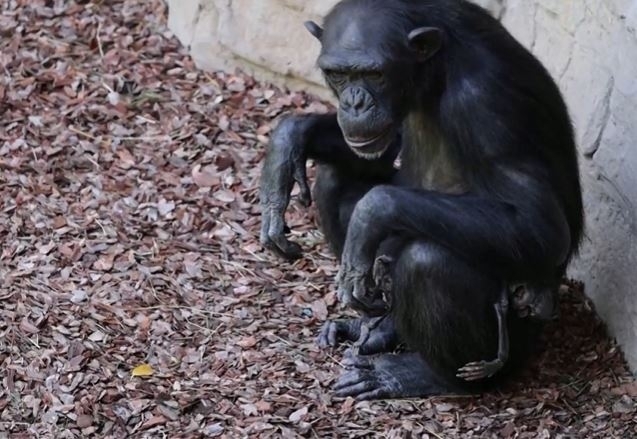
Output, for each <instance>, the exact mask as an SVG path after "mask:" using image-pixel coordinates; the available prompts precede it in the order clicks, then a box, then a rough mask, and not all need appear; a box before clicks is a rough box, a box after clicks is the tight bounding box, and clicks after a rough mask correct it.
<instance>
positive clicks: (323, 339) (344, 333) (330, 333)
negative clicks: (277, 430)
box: [316, 319, 363, 348]
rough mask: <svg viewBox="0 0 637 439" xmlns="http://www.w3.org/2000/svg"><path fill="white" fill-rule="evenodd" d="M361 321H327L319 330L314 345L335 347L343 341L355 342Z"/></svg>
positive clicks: (358, 335) (358, 334)
mask: <svg viewBox="0 0 637 439" xmlns="http://www.w3.org/2000/svg"><path fill="white" fill-rule="evenodd" d="M362 324H363V319H347V320H329V321H327V322H325V324H324V325H323V327H322V328H321V332H320V334H319V336H318V337H317V338H316V344H317V345H319V347H322V348H327V347H336V346H338V344H339V343H340V342H343V341H356V340H358V338H359V337H360V335H361V325H362Z"/></svg>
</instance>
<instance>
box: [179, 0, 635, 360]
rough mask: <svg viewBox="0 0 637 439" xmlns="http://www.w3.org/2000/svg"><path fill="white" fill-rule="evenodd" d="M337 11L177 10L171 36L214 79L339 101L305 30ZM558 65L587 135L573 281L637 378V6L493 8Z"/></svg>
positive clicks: (269, 6)
mask: <svg viewBox="0 0 637 439" xmlns="http://www.w3.org/2000/svg"><path fill="white" fill-rule="evenodd" d="M335 3H336V1H334V0H168V4H169V11H170V13H169V25H170V28H171V29H172V31H173V32H174V33H175V34H176V35H177V37H178V38H179V39H180V40H181V42H182V43H183V44H184V45H186V46H187V47H189V49H190V51H191V53H192V56H193V57H194V59H195V61H196V62H197V64H198V65H199V66H200V67H201V68H203V69H209V70H216V69H232V68H235V67H241V68H242V69H244V70H246V71H247V72H249V73H251V74H253V75H255V76H256V77H257V78H260V79H265V80H270V81H273V82H275V83H278V84H284V85H286V86H287V87H290V88H293V89H299V88H302V89H305V90H309V91H312V92H315V93H318V94H319V95H321V96H323V97H326V96H328V94H327V92H326V90H325V89H324V88H323V87H322V78H321V76H320V74H319V72H318V71H317V69H316V68H315V59H316V56H317V53H318V50H319V45H318V43H317V42H316V41H315V40H314V38H313V37H312V36H311V35H310V34H309V33H308V32H307V31H306V30H305V28H304V27H303V24H302V23H303V21H305V20H308V19H312V20H316V21H320V20H321V17H322V16H323V15H324V14H325V13H326V12H327V11H328V10H329V8H330V7H331V6H332V5H333V4H335ZM478 3H480V4H481V5H483V6H485V7H486V8H488V9H489V10H490V11H491V12H492V13H493V14H494V15H495V16H497V17H498V18H500V19H501V21H502V22H503V24H504V25H505V26H506V27H507V28H508V29H509V31H510V32H511V33H512V34H513V35H514V36H515V37H516V38H517V39H518V40H519V41H520V42H522V44H524V45H525V46H526V47H528V48H529V49H531V50H532V51H533V53H534V54H536V56H537V57H538V58H539V59H540V60H541V61H542V62H544V64H545V65H546V66H547V68H548V69H549V70H550V72H551V73H552V75H553V77H554V78H555V79H556V80H557V81H558V83H559V85H560V87H561V89H562V91H563V93H564V96H565V98H566V101H567V103H568V105H569V108H570V111H571V116H572V119H573V123H574V125H575V128H576V132H577V140H578V145H579V150H580V167H581V171H582V182H583V187H584V199H585V208H586V214H587V222H586V227H587V229H586V237H585V241H584V245H583V247H582V250H581V252H580V255H579V257H578V259H577V260H576V261H575V262H574V264H573V266H572V267H571V275H572V276H574V277H577V278H578V279H581V280H583V281H584V282H585V283H586V291H587V293H588V295H589V296H590V297H591V298H592V299H593V301H594V302H595V304H596V307H597V309H598V311H599V313H600V314H601V315H602V317H603V318H604V319H605V320H606V322H607V324H608V326H609V329H610V331H611V333H612V334H613V335H614V336H615V337H616V338H617V339H618V341H619V342H620V343H621V345H622V347H623V349H624V352H625V354H626V357H627V359H628V361H629V363H630V364H631V365H632V367H633V370H637V294H636V293H635V285H637V212H636V210H635V205H636V204H637V145H636V143H637V116H636V114H637V30H636V29H637V0H604V1H599V0H482V1H478Z"/></svg>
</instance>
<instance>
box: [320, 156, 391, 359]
mask: <svg viewBox="0 0 637 439" xmlns="http://www.w3.org/2000/svg"><path fill="white" fill-rule="evenodd" d="M383 182H385V183H387V181H386V180H382V179H381V178H379V179H377V180H376V179H360V178H358V179H354V178H351V177H348V176H346V175H345V174H344V173H343V172H339V170H338V169H336V168H335V167H333V166H330V165H325V164H320V165H319V167H318V173H317V178H316V183H315V186H314V200H315V202H316V206H317V208H318V213H319V222H320V228H321V231H322V232H323V234H324V235H325V239H326V240H327V242H328V244H329V245H330V247H331V249H332V251H333V252H334V253H335V254H336V256H337V257H339V258H340V256H341V253H342V251H343V243H344V241H345V235H346V233H347V225H348V223H349V218H350V216H351V214H352V211H353V210H354V206H355V205H356V203H357V202H358V200H360V199H361V198H362V197H363V195H365V194H366V193H367V191H369V190H370V189H371V188H372V187H374V186H375V185H378V184H382V183H383ZM395 243H396V241H395V240H393V239H388V240H386V241H385V242H383V244H381V246H380V248H379V254H385V253H390V252H395V250H394V247H396V244H395ZM392 254H394V253H392ZM368 323H370V319H369V318H368V317H363V318H360V319H347V320H334V321H329V322H327V323H326V324H325V326H324V327H323V328H322V330H321V333H320V335H319V337H318V339H317V342H318V344H319V345H320V346H323V347H327V346H336V344H337V343H338V342H339V341H343V340H347V341H356V340H358V339H359V337H360V336H361V329H363V328H364V326H365V325H367V324H368ZM367 339H368V340H367V341H366V342H365V344H364V345H363V346H361V347H360V352H361V353H375V352H384V351H386V350H388V349H390V348H391V347H392V346H394V345H396V344H397V341H395V330H394V325H393V322H392V321H391V318H389V317H388V318H385V319H383V320H381V321H379V322H378V324H376V325H375V326H374V328H373V330H372V331H371V332H370V333H369V334H367Z"/></svg>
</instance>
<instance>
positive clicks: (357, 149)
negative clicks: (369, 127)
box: [345, 126, 394, 159]
mask: <svg viewBox="0 0 637 439" xmlns="http://www.w3.org/2000/svg"><path fill="white" fill-rule="evenodd" d="M393 139H394V130H392V127H391V126H389V127H387V128H386V129H384V130H383V131H381V132H380V134H378V135H377V136H374V137H371V138H367V139H363V138H352V137H348V136H345V142H346V143H347V145H349V147H350V148H351V149H352V151H354V153H356V154H357V155H359V156H361V157H363V158H367V159H374V158H377V157H379V156H380V155H382V153H383V152H385V150H386V149H387V147H388V146H389V144H390V143H391V141H392V140H393Z"/></svg>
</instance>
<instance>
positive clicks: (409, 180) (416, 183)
mask: <svg viewBox="0 0 637 439" xmlns="http://www.w3.org/2000/svg"><path fill="white" fill-rule="evenodd" d="M403 128H404V132H403V147H402V151H401V176H402V180H403V182H404V183H405V184H407V185H408V186H410V187H416V188H419V189H425V190H430V191H436V192H444V193H449V194H461V193H464V192H466V191H467V185H466V181H465V180H464V178H463V173H462V171H461V169H460V166H458V164H457V163H456V160H455V159H454V158H453V154H452V151H451V149H450V148H449V146H448V145H447V144H446V142H445V140H444V138H443V136H442V134H441V133H440V130H439V129H438V127H437V125H436V124H435V123H434V122H433V121H431V120H430V119H429V118H428V117H427V116H426V115H424V114H423V113H415V114H411V115H410V116H408V117H407V120H406V121H405V124H404V127H403Z"/></svg>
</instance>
